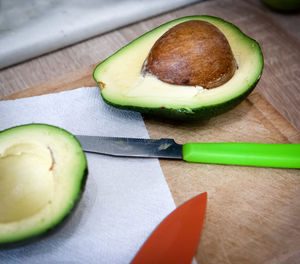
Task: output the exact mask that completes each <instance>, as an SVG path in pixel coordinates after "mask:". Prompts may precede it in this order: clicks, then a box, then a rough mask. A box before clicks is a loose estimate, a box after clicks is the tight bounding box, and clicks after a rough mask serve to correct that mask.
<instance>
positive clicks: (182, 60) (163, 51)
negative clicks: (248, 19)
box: [142, 20, 237, 89]
mask: <svg viewBox="0 0 300 264" xmlns="http://www.w3.org/2000/svg"><path fill="white" fill-rule="evenodd" d="M236 68H237V64H236V61H235V58H234V55H233V53H232V50H231V47H230V45H229V43H228V41H227V39H226V37H225V36H224V34H223V33H222V32H221V31H220V30H219V29H218V28H217V27H216V26H214V25H213V24H211V23H209V22H206V21H201V20H190V21H186V22H183V23H180V24H178V25H176V26H174V27H172V28H171V29H169V30H168V31H167V32H165V33H164V34H163V35H162V36H161V37H160V38H159V39H158V40H157V41H156V42H155V44H154V45H153V47H152V49H151V50H150V53H149V55H148V57H147V59H146V61H145V62H144V65H143V70H142V72H143V74H147V73H148V74H152V75H154V76H156V77H157V78H158V79H159V80H161V81H163V82H166V83H169V84H174V85H185V86H202V87H203V88H206V89H212V88H215V87H218V86H221V85H222V84H224V83H226V82H227V81H228V80H230V79H231V77H232V76H233V75H234V73H235V70H236Z"/></svg>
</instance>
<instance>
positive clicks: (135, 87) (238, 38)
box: [94, 16, 263, 109]
mask: <svg viewBox="0 0 300 264" xmlns="http://www.w3.org/2000/svg"><path fill="white" fill-rule="evenodd" d="M195 19H199V20H204V21H208V22H210V23H212V24H214V25H215V26H217V27H218V28H219V29H220V30H221V31H222V32H223V34H224V35H225V36H226V38H227V40H228V42H229V44H230V46H231V49H232V51H233V54H234V56H235V59H236V61H237V63H238V69H237V71H236V72H235V74H234V76H233V77H232V78H231V79H230V80H229V81H228V82H226V83H225V84H223V85H222V86H220V87H218V88H214V89H209V90H208V89H203V88H202V87H197V86H180V85H170V84H167V83H164V82H162V81H160V80H158V79H157V78H156V77H154V76H151V75H146V76H142V74H141V69H142V67H143V63H144V61H145V59H146V58H147V56H148V54H149V52H150V50H151V48H152V46H153V45H154V43H155V41H156V40H157V39H158V38H159V37H160V36H161V35H162V34H164V33H165V32H166V31H167V30H168V29H170V28H171V27H173V26H175V25H176V24H179V23H182V22H184V21H187V20H195ZM262 63H263V62H262V55H261V53H260V48H259V46H258V44H257V43H256V42H255V41H253V40H252V39H250V38H248V37H247V36H246V35H244V34H243V33H241V31H239V30H238V29H237V28H236V27H234V26H233V25H232V24H229V23H227V22H225V21H223V20H221V19H217V18H213V17H209V16H195V17H187V18H182V19H178V20H175V21H173V22H170V23H168V24H165V25H163V26H161V27H159V28H157V29H155V30H153V31H151V32H149V33H147V34H145V35H143V36H142V37H140V38H138V39H136V40H135V41H134V42H132V43H130V44H129V45H128V46H126V47H124V48H123V49H121V50H119V51H118V52H117V53H115V54H114V55H112V56H111V57H110V58H108V59H107V60H106V61H104V62H103V63H101V64H99V65H98V67H97V68H96V70H95V72H94V78H95V79H96V80H97V81H98V82H102V83H103V84H104V85H105V86H104V88H103V87H102V96H103V97H104V98H105V99H106V100H107V101H110V102H113V103H116V104H119V105H132V106H140V107H151V108H153V107H166V108H187V109H188V108H198V107H202V106H209V105H214V104H219V103H222V102H225V101H228V100H230V99H231V98H234V97H236V96H238V95H240V94H242V93H244V92H245V91H246V90H247V89H248V88H249V86H251V84H253V82H254V81H256V80H257V78H258V77H259V76H260V73H261V70H262Z"/></svg>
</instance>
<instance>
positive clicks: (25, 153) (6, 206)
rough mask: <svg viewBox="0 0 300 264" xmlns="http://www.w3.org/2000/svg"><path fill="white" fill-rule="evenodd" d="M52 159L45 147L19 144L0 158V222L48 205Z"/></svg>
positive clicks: (19, 217) (18, 217) (50, 197)
mask: <svg viewBox="0 0 300 264" xmlns="http://www.w3.org/2000/svg"><path fill="white" fill-rule="evenodd" d="M53 162H54V161H53V157H52V156H51V152H50V150H49V149H48V148H46V147H42V146H39V145H38V144H35V143H21V144H16V145H13V146H11V147H9V148H7V149H6V150H5V151H4V153H3V155H2V156H1V157H0V182H1V184H0V193H1V196H0V223H8V222H13V221H19V220H21V219H24V218H27V217H29V216H31V215H33V214H35V213H37V212H38V211H39V210H41V208H43V207H44V206H45V205H46V204H47V203H48V202H51V200H52V197H53V191H54V182H53V181H54V179H53V171H52V169H51V168H52V164H53Z"/></svg>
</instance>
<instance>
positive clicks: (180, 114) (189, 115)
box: [94, 15, 264, 121]
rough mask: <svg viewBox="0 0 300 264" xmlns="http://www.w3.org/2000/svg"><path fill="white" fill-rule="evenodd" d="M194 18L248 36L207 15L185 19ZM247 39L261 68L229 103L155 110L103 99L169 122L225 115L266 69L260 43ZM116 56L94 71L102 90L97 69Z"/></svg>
mask: <svg viewBox="0 0 300 264" xmlns="http://www.w3.org/2000/svg"><path fill="white" fill-rule="evenodd" d="M194 17H208V18H212V19H214V20H219V21H224V22H226V24H227V25H228V26H230V27H232V28H234V29H235V30H236V32H238V34H241V35H243V36H246V35H245V34H244V33H243V32H242V31H241V30H240V29H239V28H238V27H237V26H236V25H234V24H232V23H230V22H228V21H225V20H223V19H221V18H218V17H213V16H206V15H204V16H202V15H201V16H191V17H185V18H191V19H193V18H194ZM180 19H184V18H179V19H176V20H180ZM176 20H174V21H176ZM171 22H172V21H170V22H167V23H166V24H168V23H171ZM164 25H165V24H164ZM161 26H163V25H161ZM159 27H160V26H159ZM159 27H158V28H159ZM155 30H156V29H153V30H151V31H155ZM151 31H149V32H147V33H145V34H144V35H146V34H149V33H150V32H151ZM144 35H143V36H144ZM143 36H141V37H140V38H142V37H143ZM246 37H247V39H249V41H252V43H253V44H252V45H254V46H255V47H256V48H257V50H258V54H259V57H260V65H259V66H258V67H260V69H259V73H258V74H257V76H256V78H254V79H252V80H251V82H250V83H249V86H248V87H247V89H245V90H244V91H243V92H242V93H240V94H239V95H237V96H236V97H232V98H231V99H230V100H227V101H225V100H224V101H223V102H221V103H219V104H212V105H207V106H199V107H198V108H197V107H195V108H167V107H166V108H164V107H158V108H153V107H152V108H151V107H142V106H135V105H126V104H122V103H119V102H113V101H110V100H107V99H106V98H105V96H104V95H103V93H102V92H101V96H102V99H103V101H104V102H106V103H107V104H109V105H111V106H113V107H116V108H119V109H123V110H130V111H137V112H140V113H142V114H145V115H149V116H154V117H157V118H162V119H167V120H168V119H169V120H179V121H189V120H199V119H200V120H201V119H209V118H211V117H215V116H217V115H220V114H223V113H225V112H227V111H229V110H231V109H233V108H235V107H236V106H237V105H238V104H239V103H241V102H242V101H243V100H244V99H245V98H246V97H247V96H248V95H249V94H250V93H251V92H252V91H253V89H254V88H255V87H256V85H257V83H258V82H259V80H260V78H261V75H262V71H263V67H264V57H263V53H262V51H261V47H260V45H259V43H258V42H257V41H256V40H254V39H252V38H250V37H249V36H246ZM138 39H139V38H138ZM133 42H134V41H133ZM131 43H132V42H131ZM131 43H129V44H127V45H126V46H124V47H123V48H121V49H120V50H119V51H117V52H116V53H115V54H117V53H118V52H120V51H121V50H124V49H126V47H127V46H129V45H131ZM115 54H113V55H111V56H110V57H108V58H106V59H105V60H104V61H102V62H101V63H100V64H98V65H97V67H96V68H95V69H94V80H95V81H96V82H97V84H98V86H99V88H100V90H101V85H100V83H99V82H98V80H97V78H96V72H97V69H98V67H99V66H101V65H102V64H103V63H104V62H105V61H106V60H109V59H110V58H111V57H113V56H114V55H115Z"/></svg>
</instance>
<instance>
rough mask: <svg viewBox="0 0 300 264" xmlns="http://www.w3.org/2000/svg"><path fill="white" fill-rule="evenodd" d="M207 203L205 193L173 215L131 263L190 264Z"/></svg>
mask: <svg viewBox="0 0 300 264" xmlns="http://www.w3.org/2000/svg"><path fill="white" fill-rule="evenodd" d="M206 202H207V193H206V192H205V193H201V194H199V195H197V196H195V197H194V198H192V199H190V200H188V201H187V202H185V203H183V204H182V205H180V206H179V207H178V208H176V209H175V210H174V211H173V212H171V214H169V215H168V216H167V217H166V218H165V219H164V220H163V221H162V222H161V223H160V224H159V225H158V226H157V227H156V229H155V230H154V231H153V233H152V234H151V235H150V237H149V238H148V239H147V240H146V242H145V243H144V244H143V245H142V247H141V249H140V250H139V251H138V253H137V254H136V255H135V257H134V259H133V260H132V262H131V264H148V263H149V264H150V263H156V264H166V263H181V264H190V263H191V262H192V259H193V257H194V255H195V253H196V250H197V246H198V243H199V240H200V235H201V230H202V226H203V221H204V216H205V210H206Z"/></svg>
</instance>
